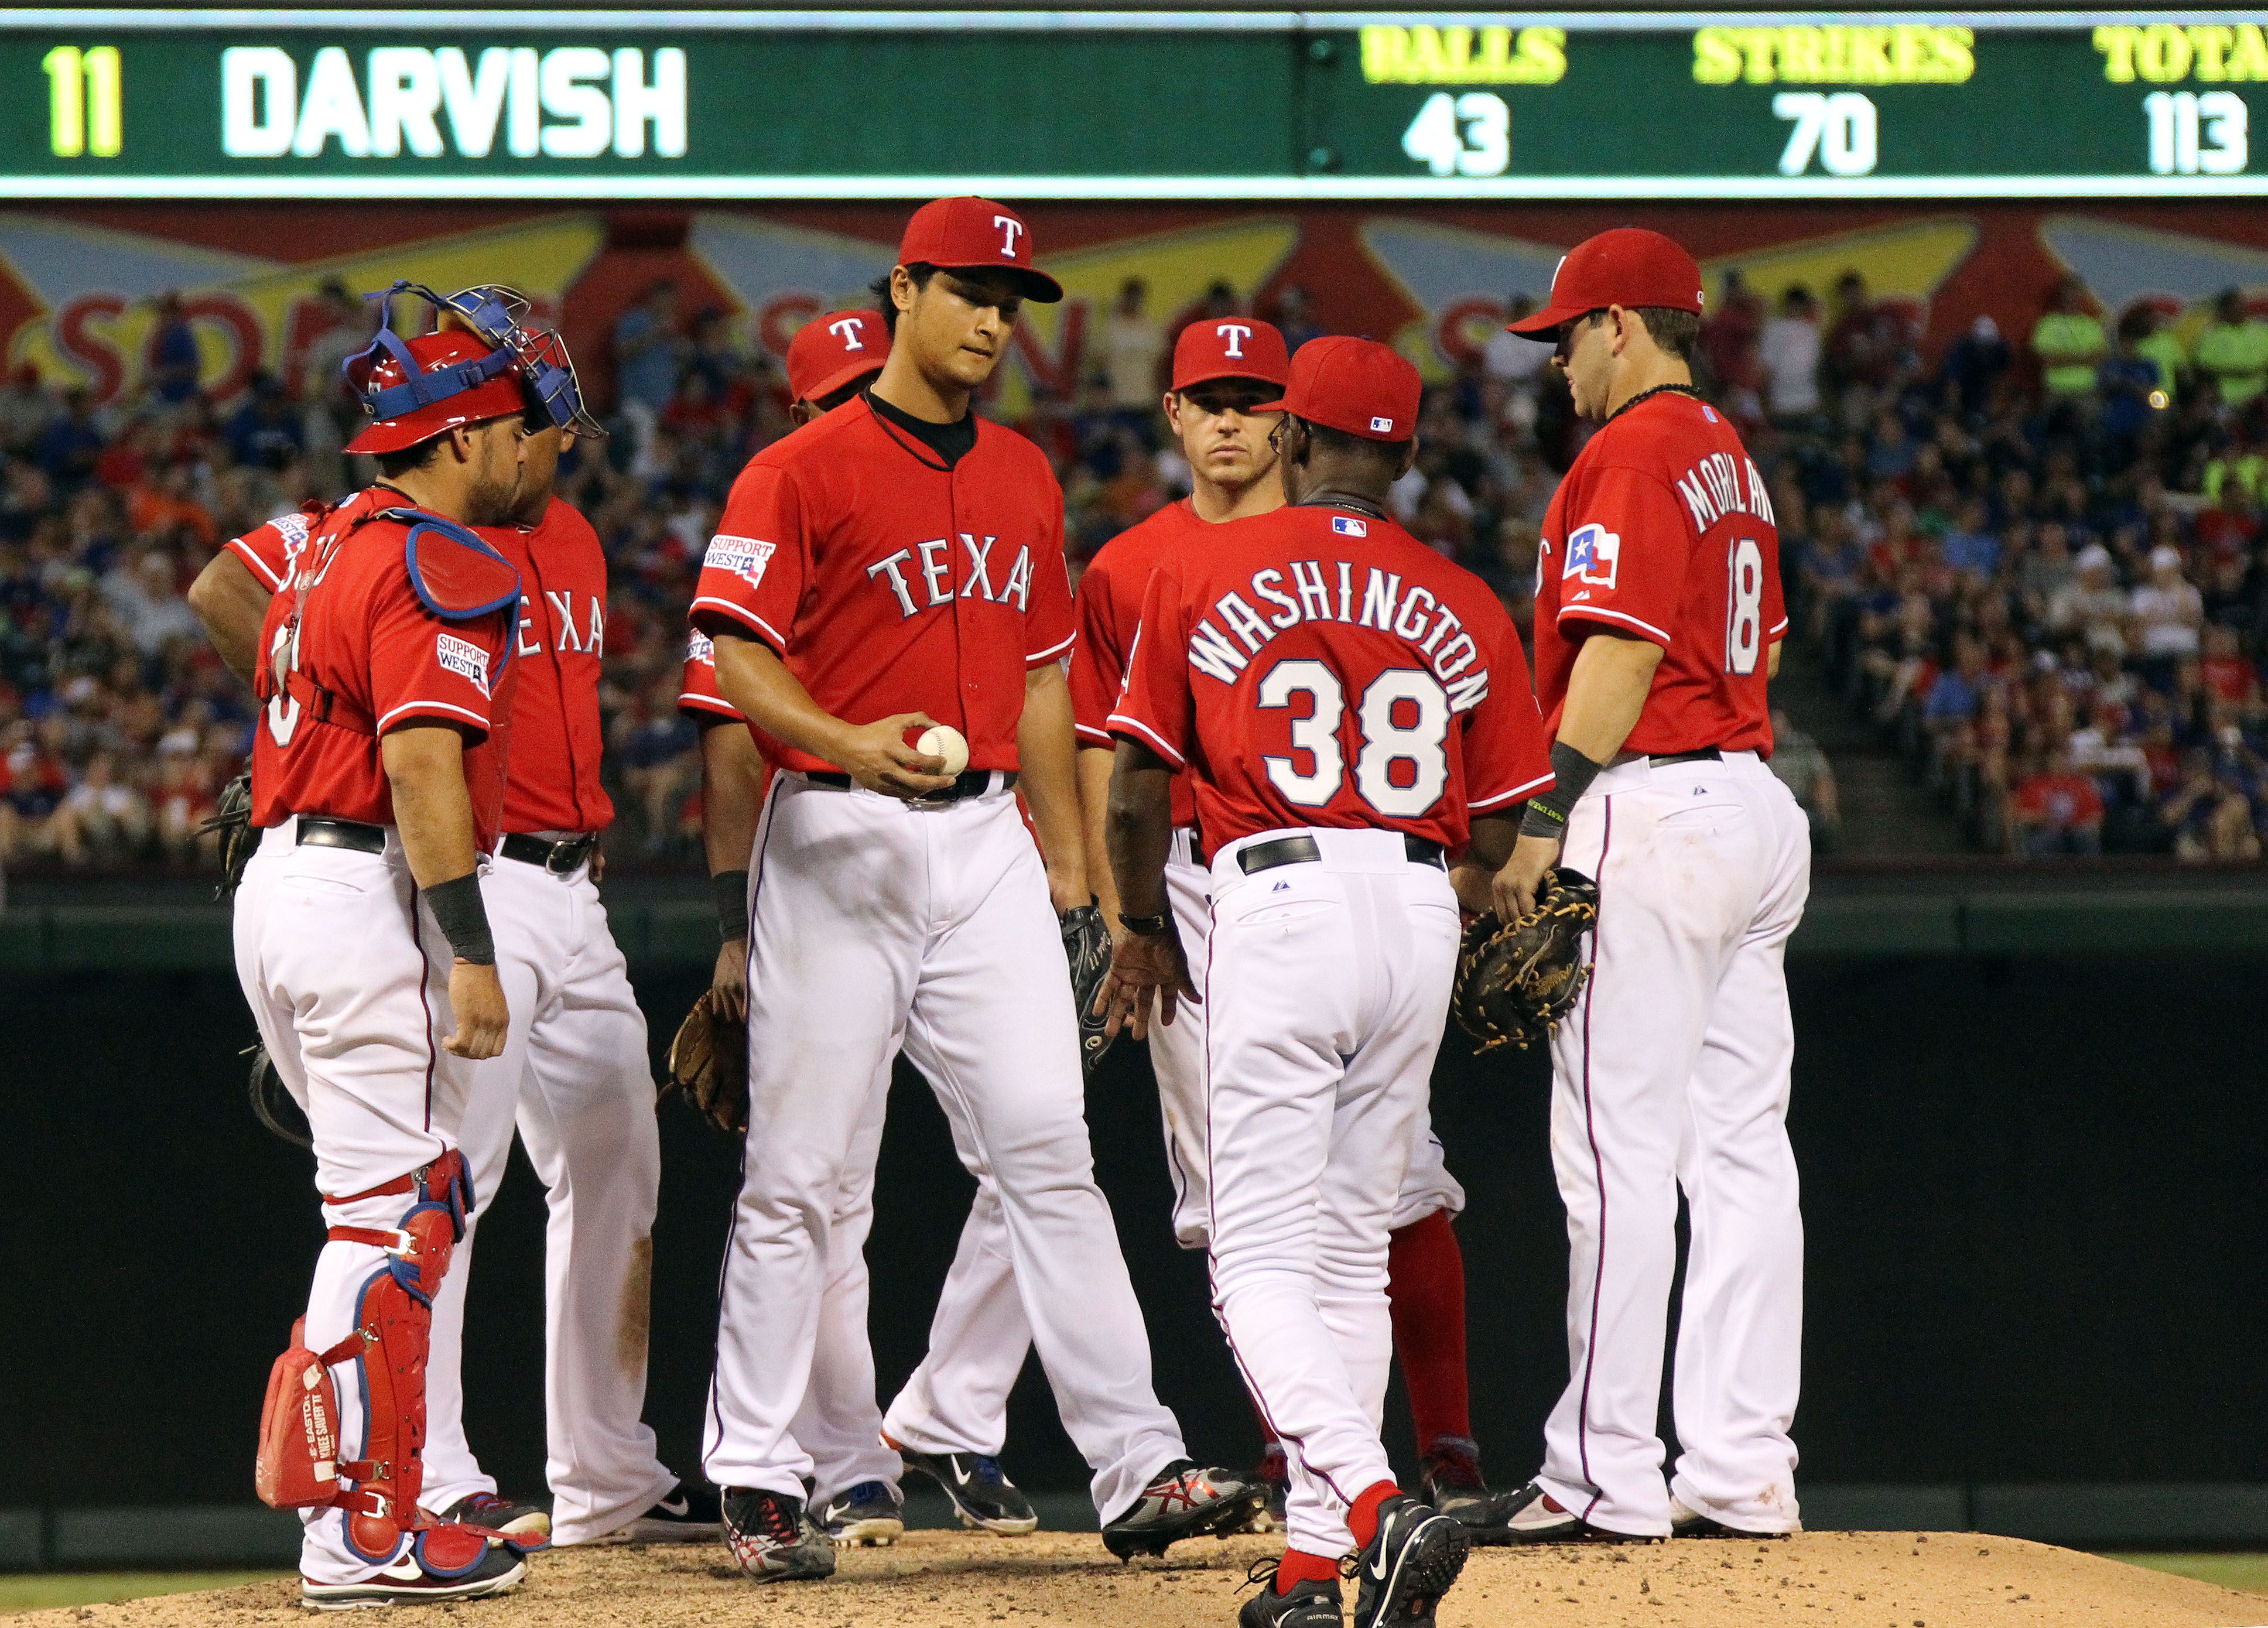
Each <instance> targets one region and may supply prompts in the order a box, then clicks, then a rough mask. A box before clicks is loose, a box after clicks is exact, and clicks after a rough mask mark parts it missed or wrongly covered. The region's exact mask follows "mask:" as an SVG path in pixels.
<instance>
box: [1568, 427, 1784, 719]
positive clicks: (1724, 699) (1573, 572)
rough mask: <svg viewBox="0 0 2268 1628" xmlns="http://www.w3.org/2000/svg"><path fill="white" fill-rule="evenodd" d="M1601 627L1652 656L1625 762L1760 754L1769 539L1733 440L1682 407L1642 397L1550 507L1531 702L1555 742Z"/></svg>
mask: <svg viewBox="0 0 2268 1628" xmlns="http://www.w3.org/2000/svg"><path fill="white" fill-rule="evenodd" d="M1602 627H1605V628H1612V629H1614V630H1616V631H1617V632H1621V633H1625V634H1635V635H1637V636H1638V637H1640V638H1643V639H1646V640H1647V641H1649V642H1650V643H1653V644H1655V645H1661V648H1662V650H1663V652H1664V654H1663V656H1662V658H1661V666H1660V667H1656V668H1655V669H1654V673H1653V689H1651V690H1650V691H1649V692H1648V694H1647V696H1646V706H1645V709H1644V710H1643V711H1640V712H1639V714H1638V724H1637V726H1636V727H1634V728H1633V729H1632V730H1631V733H1630V738H1629V740H1626V741H1625V742H1624V749H1625V750H1627V751H1631V752H1645V753H1649V754H1652V755H1657V756H1667V755H1670V754H1673V753H1677V752H1695V751H1699V750H1700V749H1701V748H1704V747H1717V748H1721V749H1723V750H1725V751H1728V752H1730V751H1743V752H1745V751H1754V752H1756V753H1758V754H1760V755H1764V756H1765V757H1769V756H1771V748H1772V738H1771V709H1770V708H1769V707H1768V706H1767V705H1766V704H1765V701H1764V676H1765V669H1766V667H1768V666H1769V665H1770V663H1771V646H1772V643H1773V641H1774V640H1776V639H1778V638H1779V637H1780V636H1781V635H1783V634H1785V633H1786V631H1787V611H1786V606H1785V604H1784V602H1783V600H1782V599H1781V595H1780V583H1779V530H1778V527H1777V526H1776V525H1775V524H1774V523H1773V520H1772V507H1771V497H1770V496H1769V495H1768V494H1767V493H1766V492H1765V490H1764V476H1763V475H1760V474H1758V473H1757V471H1756V465H1755V463H1754V462H1752V461H1751V460H1749V455H1748V453H1747V451H1746V450H1745V449H1744V448H1743V447H1742V446H1741V438H1740V436H1739V435H1738V434H1737V433H1736V432H1735V431H1734V429H1733V426H1732V425H1731V424H1727V422H1726V421H1725V419H1724V418H1723V416H1721V415H1719V413H1718V411H1717V410H1716V409H1714V408H1712V407H1710V406H1708V405H1707V404H1706V403H1705V402H1701V401H1696V400H1694V399H1693V398H1692V397H1691V396H1690V395H1681V394H1662V395H1658V396H1655V397H1654V398H1653V399H1652V400H1651V401H1641V402H1639V403H1638V405H1637V406H1636V407H1634V408H1631V409H1630V410H1629V411H1628V412H1625V413H1624V414H1622V415H1621V416H1619V417H1617V418H1616V419H1615V420H1614V421H1613V422H1612V423H1610V424H1607V425H1606V426H1605V427H1604V428H1602V430H1601V431H1599V432H1598V433H1597V434H1596V435H1594V436H1593V437H1592V438H1591V439H1590V441H1589V442H1588V444H1587V445H1586V446H1584V448H1583V450H1582V451H1581V452H1580V453H1578V454H1577V455H1576V459H1575V462H1574V466H1573V467H1572V468H1570V469H1569V470H1568V471H1567V475H1566V478H1565V480H1563V481H1561V482H1560V483H1559V490H1557V492H1555V493H1553V494H1552V497H1551V507H1550V511H1549V512H1547V513H1546V514H1545V515H1544V517H1543V551H1542V553H1541V555H1540V556H1538V558H1537V561H1536V579H1535V695H1536V698H1537V699H1538V700H1539V701H1540V702H1541V703H1542V704H1543V711H1544V713H1545V716H1546V718H1547V720H1548V722H1549V723H1550V727H1551V729H1552V731H1553V733H1555V734H1556V733H1557V730H1558V726H1559V713H1560V711H1561V709H1562V708H1563V707H1565V704H1566V701H1567V674H1569V672H1570V671H1572V669H1573V667H1574V665H1575V652H1577V650H1579V649H1580V648H1581V646H1582V642H1583V640H1584V638H1585V637H1587V636H1588V635H1589V634H1590V633H1591V632H1592V631H1593V630H1594V629H1595V628H1602Z"/></svg>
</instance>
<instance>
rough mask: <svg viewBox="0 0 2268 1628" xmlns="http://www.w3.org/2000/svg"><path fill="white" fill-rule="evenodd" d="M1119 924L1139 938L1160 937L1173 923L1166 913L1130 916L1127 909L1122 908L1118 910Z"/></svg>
mask: <svg viewBox="0 0 2268 1628" xmlns="http://www.w3.org/2000/svg"><path fill="white" fill-rule="evenodd" d="M1118 924H1119V925H1120V926H1122V927H1123V928H1125V929H1126V931H1127V932H1130V933H1132V934H1133V935H1134V936H1135V937H1136V938H1138V939H1159V938H1163V937H1164V936H1165V934H1166V932H1167V928H1169V927H1170V926H1171V925H1172V921H1171V919H1170V918H1169V917H1166V916H1164V915H1158V916H1129V915H1128V914H1126V912H1125V911H1123V910H1121V911H1119V912H1118Z"/></svg>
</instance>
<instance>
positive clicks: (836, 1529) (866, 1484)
mask: <svg viewBox="0 0 2268 1628" xmlns="http://www.w3.org/2000/svg"><path fill="white" fill-rule="evenodd" d="M812 1519H813V1520H814V1521H816V1522H817V1523H818V1526H819V1529H820V1530H821V1531H822V1532H824V1533H826V1534H827V1538H828V1542H829V1543H833V1544H834V1545H835V1546H836V1548H838V1549H857V1548H859V1547H862V1546H865V1547H872V1548H875V1549H887V1548H888V1547H889V1546H890V1545H891V1544H892V1543H896V1542H897V1541H898V1539H899V1538H901V1537H902V1536H905V1530H906V1503H905V1499H902V1497H900V1496H899V1494H898V1489H897V1488H895V1487H894V1486H892V1485H891V1484H889V1483H888V1482H887V1481H861V1482H860V1483H859V1484H858V1485H857V1486H854V1487H852V1488H851V1490H850V1491H849V1492H840V1493H837V1494H836V1496H835V1497H833V1498H830V1499H828V1500H827V1502H826V1503H825V1504H824V1505H823V1506H821V1507H820V1510H819V1513H818V1514H815V1515H814V1516H813V1517H812Z"/></svg>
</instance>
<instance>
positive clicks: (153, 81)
mask: <svg viewBox="0 0 2268 1628" xmlns="http://www.w3.org/2000/svg"><path fill="white" fill-rule="evenodd" d="M2264 16H2268V14H2264V13H2262V12H2260V11H2249V12H2245V11H2232V12H2196V13H2173V12H2143V11H2126V12H2116V13H2114V12H2101V13H2092V12H1974V13H1959V12H1937V13H1911V14H1909V13H1852V14H1829V13H1819V14H1791V13H1775V14H1769V15H1764V14H1759V15H1753V16H1743V15H1737V14H1729V13H1721V12H1695V13H1690V14H1684V15H1673V14H1668V13H1632V14H1618V13H1587V14H1550V15H1544V14H1535V15H1525V14H1519V13H1508V12H1506V13H1473V14H1454V15H1453V14H1440V15H1424V14H1418V13H1402V12H1395V13H1379V14H1376V15H1355V14H1351V13H1342V12H1296V11H1280V12H1263V11H1186V12H1064V11H1057V12H1021V13H1020V12H1010V11H961V12H942V11H928V12H875V11H840V12H833V11H803V12H785V11H772V12H723V11H702V12H695V11H687V12H668V11H562V12H550V13H535V12H528V11H399V10H397V11H382V10H376V9H373V10H369V11H100V10H92V9H75V10H48V11H30V10H24V11H4V10H0V193H4V194H5V195H12V196H16V197H48V198H99V197H113V198H123V197H152V198H189V197H208V198H220V197H261V198H341V197H374V198H375V197H415V198H519V197H547V198H571V197H572V198H635V197H652V198H687V199H699V198H857V197H899V196H907V195H922V194H926V193H932V192H939V191H948V190H953V191H983V192H987V193H991V194H995V195H1003V196H1013V197H1025V198H1040V197H1055V198H1197V199H1203V198H1256V197H1273V198H1613V197H1646V198H1769V197H1807V198H1831V197H1903V198H1918V197H1955V196H1960V197H2047V196H2053V197H2088V196H2117V195H2126V196H2187V197H2213V196H2240V195H2257V194H2259V193H2261V192H2263V191H2268V165H2263V166H2255V165H2254V164H2253V162H2252V159H2253V152H2252V146H2251V135H2252V132H2251V108H2252V107H2254V106H2255V105H2258V106H2260V107H2262V108H2263V110H2264V112H2268V37H2264Z"/></svg>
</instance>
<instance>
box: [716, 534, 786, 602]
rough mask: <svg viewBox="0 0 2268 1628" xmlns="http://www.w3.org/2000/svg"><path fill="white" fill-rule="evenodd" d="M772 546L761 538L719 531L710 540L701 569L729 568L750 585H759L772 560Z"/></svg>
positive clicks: (719, 569) (728, 569)
mask: <svg viewBox="0 0 2268 1628" xmlns="http://www.w3.org/2000/svg"><path fill="white" fill-rule="evenodd" d="M772 548H773V545H772V544H770V543H769V542H765V541H762V539H760V538H755V537H734V536H731V535H728V534H725V533H723V532H719V533H718V534H717V535H716V536H714V537H711V539H710V540H709V552H708V553H707V554H706V555H704V556H703V557H702V561H701V564H702V566H703V569H704V570H708V571H730V572H732V573H733V575H734V576H735V577H738V578H740V579H741V580H742V581H743V582H745V583H747V585H748V586H750V587H752V588H754V587H758V586H762V583H763V580H764V567H765V566H767V565H769V564H771V557H772Z"/></svg>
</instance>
